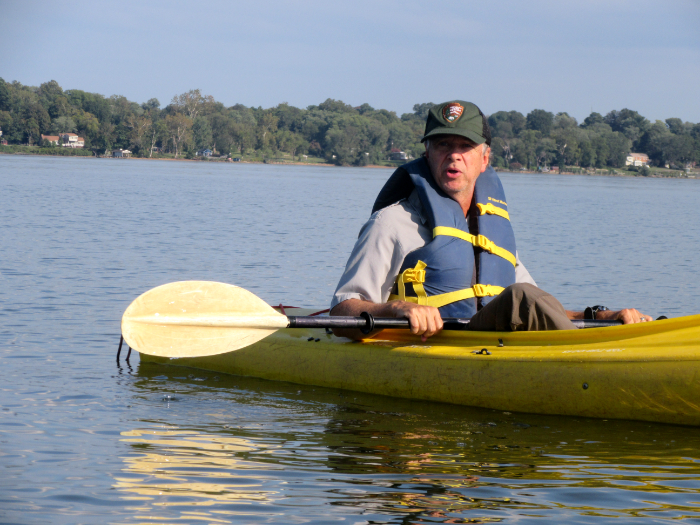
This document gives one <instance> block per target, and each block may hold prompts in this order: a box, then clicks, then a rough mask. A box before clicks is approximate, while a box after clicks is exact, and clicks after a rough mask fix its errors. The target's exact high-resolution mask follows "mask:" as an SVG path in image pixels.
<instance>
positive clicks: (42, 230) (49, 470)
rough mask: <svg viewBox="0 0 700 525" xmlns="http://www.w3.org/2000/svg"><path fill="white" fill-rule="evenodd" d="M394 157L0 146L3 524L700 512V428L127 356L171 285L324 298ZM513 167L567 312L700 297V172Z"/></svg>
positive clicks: (509, 184) (580, 518)
mask: <svg viewBox="0 0 700 525" xmlns="http://www.w3.org/2000/svg"><path fill="white" fill-rule="evenodd" d="M389 174H390V170H372V169H350V168H348V169H341V168H318V167H312V168H306V167H303V166H292V167H289V166H274V165H250V164H242V163H235V165H224V164H223V163H221V164H219V163H197V162H183V163H180V162H155V161H154V162H148V161H139V160H133V161H120V162H116V161H115V162H112V161H109V160H107V159H69V158H34V157H23V156H19V155H0V183H1V184H2V188H3V191H2V192H0V231H2V236H3V237H2V243H1V244H2V254H1V255H0V280H1V283H0V367H1V368H2V371H3V376H2V378H3V382H2V384H0V522H1V523H3V524H5V523H7V524H9V523H21V524H23V525H25V524H32V525H33V524H39V523H41V524H45V523H50V524H52V525H64V524H65V525H73V524H76V523H86V524H90V525H93V524H102V523H104V524H122V523H124V524H134V523H148V524H174V523H244V524H247V523H282V524H287V523H319V524H321V523H323V524H325V523H333V522H342V523H347V524H356V523H358V524H359V523H374V524H379V523H391V524H396V525H398V524H412V523H468V522H472V523H473V522H488V521H503V522H508V521H511V522H514V521H518V522H521V521H530V522H540V521H542V517H546V518H550V519H551V518H554V519H555V520H559V521H560V522H562V523H583V522H586V523H589V522H593V521H595V523H596V525H597V524H598V523H601V522H603V523H604V522H615V523H620V522H621V521H629V518H631V517H636V516H643V517H651V518H653V520H654V521H661V520H674V519H680V518H683V517H688V518H693V519H695V520H698V519H700V515H699V514H700V512H699V511H700V509H699V507H700V479H699V478H698V476H699V475H700V469H699V467H698V456H699V454H698V450H699V449H700V448H699V445H700V443H698V438H697V435H698V431H697V430H696V429H688V428H683V427H674V426H670V425H652V424H645V423H630V422H624V421H617V422H613V421H608V422H605V421H599V420H585V419H574V418H554V417H551V418H547V417H539V416H532V415H521V414H505V413H502V412H493V411H489V410H474V409H469V408H460V407H451V406H448V405H439V404H432V403H424V402H411V401H402V400H394V399H388V398H382V397H377V396H370V395H364V394H358V393H350V392H341V391H337V390H332V389H322V388H311V387H300V386H297V385H290V384H284V383H273V382H266V381H261V380H255V379H246V378H235V377H224V376H223V375H221V376H220V377H219V378H217V377H216V375H215V374H210V373H203V372H199V371H194V370H186V369H178V368H174V367H173V368H170V367H167V366H160V367H155V366H150V367H149V366H144V365H143V364H139V358H138V355H136V354H133V355H132V357H131V360H130V363H126V362H125V361H124V357H125V356H124V354H123V353H122V356H121V364H120V365H119V366H117V365H115V362H114V357H115V353H116V348H117V343H118V341H119V319H120V317H121V314H122V313H123V312H124V309H125V308H126V307H127V306H128V305H129V303H130V302H131V301H132V300H133V299H134V298H135V297H136V296H138V295H139V294H141V293H143V292H144V291H145V290H148V289H150V288H152V287H154V286H157V285H159V284H163V283H166V282H172V281H177V280H187V279H205V280H213V281H222V282H230V283H234V284H238V285H241V286H244V287H246V288H248V289H250V290H252V291H253V292H254V293H256V294H257V295H259V296H260V297H262V298H263V299H265V300H266V301H268V302H270V303H274V304H279V303H281V302H282V303H284V304H294V305H298V306H321V305H324V304H327V302H328V301H329V299H330V296H331V294H332V291H333V289H334V288H335V285H336V283H337V279H338V277H339V274H340V272H341V271H342V268H343V267H344V265H345V262H346V260H347V255H348V253H349V251H350V249H351V248H352V244H353V242H354V239H355V238H356V236H357V233H358V231H359V228H360V226H361V224H362V223H363V222H364V221H365V220H366V219H367V216H368V214H369V210H370V209H371V206H372V202H374V198H375V196H376V194H377V192H378V191H379V189H380V188H381V186H382V185H383V183H384V181H385V180H386V178H387V177H388V176H389ZM502 180H503V182H504V186H505V188H506V193H507V195H508V199H509V208H510V210H511V214H512V217H513V219H514V228H515V229H516V234H517V238H518V250H519V253H520V256H521V258H522V260H523V262H524V263H525V265H526V266H527V268H528V269H529V271H530V272H531V273H532V275H533V277H534V278H535V279H536V280H537V281H538V283H540V284H541V285H542V286H543V287H544V288H545V289H547V290H548V291H550V292H552V293H553V294H554V295H555V296H557V297H559V298H560V299H562V301H563V302H564V303H565V304H566V305H567V306H570V307H572V308H581V307H583V306H585V305H592V304H605V305H607V306H610V307H614V306H616V305H635V306H639V307H641V308H643V309H644V310H645V311H648V312H649V313H654V314H655V315H660V314H666V315H669V316H675V315H682V314H693V313H697V312H698V311H700V303H699V302H698V301H699V299H698V298H700V280H698V279H697V260H698V247H699V246H700V242H699V241H700V207H698V206H697V200H698V199H697V192H698V190H699V189H700V186H699V185H698V181H689V180H660V179H653V180H643V179H642V178H637V179H631V178H629V179H627V178H626V179H613V178H603V177H578V176H571V177H553V176H539V175H520V174H503V177H502ZM543 210H546V213H544V214H543V213H542V211H543ZM649 210H663V213H657V214H655V215H654V220H652V221H649ZM611 224H614V225H615V227H614V228H611V227H610V225H611ZM639 224H644V225H645V227H644V228H639ZM680 226H682V227H680ZM602 232H604V233H602ZM657 239H663V240H664V242H656V240H657ZM650 240H652V241H653V242H650ZM668 246H673V256H672V257H669V250H668ZM503 388H508V385H504V386H503Z"/></svg>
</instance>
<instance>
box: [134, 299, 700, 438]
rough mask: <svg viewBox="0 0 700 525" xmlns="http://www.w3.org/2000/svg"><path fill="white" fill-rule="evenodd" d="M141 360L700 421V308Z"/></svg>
mask: <svg viewBox="0 0 700 525" xmlns="http://www.w3.org/2000/svg"><path fill="white" fill-rule="evenodd" d="M311 311H312V310H308V311H305V310H301V309H294V310H293V313H294V315H305V314H306V313H308V312H311ZM288 313H291V312H288ZM501 343H502V345H503V346H500V344H501ZM484 349H485V351H484ZM141 361H142V362H152V363H164V364H169V365H178V366H187V367H193V368H199V369H204V370H211V371H216V372H220V373H226V374H236V375H244V376H252V377H259V378H263V379H270V380H275V381H288V382H292V383H298V384H304V385H315V386H323V387H332V388H341V389H346V390H355V391H360V392H368V393H372V394H382V395H387V396H394V397H402V398H409V399H421V400H429V401H439V402H445V403H454V404H458V405H468V406H476V407H484V408H492V409H497V410H508V411H517V412H532V413H539V414H559V415H570V416H586V417H597V418H611V419H634V420H642V421H655V422H663V423H675V424H682V425H700V315H694V316H688V317H680V318H675V319H668V320H662V321H654V322H651V323H640V324H635V325H627V326H617V327H611V328H593V329H585V330H566V331H550V332H469V331H459V332H457V331H450V332H448V331H446V332H443V333H441V334H439V335H437V336H435V337H432V338H430V339H429V340H428V342H426V343H422V342H421V341H420V339H419V338H417V337H415V336H412V335H411V334H410V332H408V331H407V330H384V331H383V332H380V333H379V334H378V335H376V336H375V337H373V338H369V339H365V340H364V341H362V342H353V341H350V340H348V339H344V338H337V337H334V336H333V335H330V334H327V333H325V331H324V330H319V329H284V330H280V331H278V332H276V333H274V334H273V335H271V336H269V337H267V338H266V339H264V340H262V341H260V342H258V343H255V344H254V345H252V346H250V347H248V348H244V349H241V350H237V351H235V352H230V353H226V354H220V355H215V356H210V357H197V358H180V359H168V358H162V357H154V356H148V355H145V354H142V355H141Z"/></svg>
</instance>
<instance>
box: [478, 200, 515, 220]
mask: <svg viewBox="0 0 700 525" xmlns="http://www.w3.org/2000/svg"><path fill="white" fill-rule="evenodd" d="M476 207H477V208H479V213H480V214H481V215H485V214H487V213H488V214H489V215H498V216H499V217H503V218H504V219H506V220H508V221H510V215H508V212H507V211H506V210H504V209H503V208H499V207H498V206H494V205H493V204H491V203H490V202H489V203H488V204H481V203H480V202H477V203H476Z"/></svg>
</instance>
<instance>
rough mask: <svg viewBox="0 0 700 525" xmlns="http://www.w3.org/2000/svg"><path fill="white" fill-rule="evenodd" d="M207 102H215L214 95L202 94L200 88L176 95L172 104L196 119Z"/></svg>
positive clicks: (192, 118)
mask: <svg viewBox="0 0 700 525" xmlns="http://www.w3.org/2000/svg"><path fill="white" fill-rule="evenodd" d="M207 102H210V103H213V102H214V97H212V96H211V95H209V96H206V97H205V96H202V93H201V91H199V89H191V90H189V91H188V92H187V93H183V94H182V95H177V96H174V97H173V99H172V101H171V102H170V104H171V105H172V106H175V107H176V108H178V109H179V110H180V111H182V112H183V113H185V115H187V116H188V117H189V118H190V119H191V120H193V121H194V119H196V118H197V115H199V113H200V111H201V110H202V107H203V105H204V104H205V103H207Z"/></svg>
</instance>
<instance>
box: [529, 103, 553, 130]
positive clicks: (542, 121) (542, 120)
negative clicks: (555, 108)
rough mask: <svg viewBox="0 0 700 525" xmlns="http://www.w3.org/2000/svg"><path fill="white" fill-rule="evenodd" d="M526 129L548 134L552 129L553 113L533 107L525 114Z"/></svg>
mask: <svg viewBox="0 0 700 525" xmlns="http://www.w3.org/2000/svg"><path fill="white" fill-rule="evenodd" d="M526 122H527V129H531V130H534V131H539V132H540V133H542V135H544V136H548V135H549V133H550V132H551V131H552V124H553V123H554V114H553V113H550V112H549V111H545V110H544V109H533V110H532V111H531V112H530V113H528V114H527V118H526Z"/></svg>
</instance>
